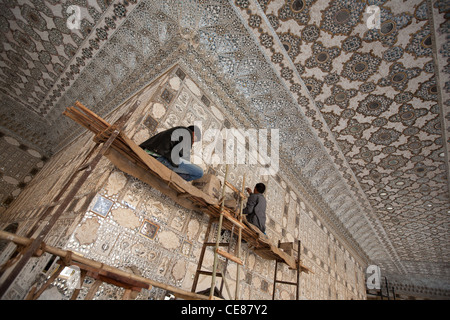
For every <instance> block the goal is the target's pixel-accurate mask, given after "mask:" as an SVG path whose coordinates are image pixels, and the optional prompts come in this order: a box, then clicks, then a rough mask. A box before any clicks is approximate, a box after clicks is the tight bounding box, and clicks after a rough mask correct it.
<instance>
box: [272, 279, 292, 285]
mask: <svg viewBox="0 0 450 320" xmlns="http://www.w3.org/2000/svg"><path fill="white" fill-rule="evenodd" d="M274 283H284V284H291V285H293V286H296V285H297V283H296V282H289V281H281V280H275V281H274Z"/></svg>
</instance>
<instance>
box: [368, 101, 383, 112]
mask: <svg viewBox="0 0 450 320" xmlns="http://www.w3.org/2000/svg"><path fill="white" fill-rule="evenodd" d="M380 107H381V103H380V102H378V101H372V102H370V103H369V104H368V105H367V108H368V109H369V110H377V109H379V108H380Z"/></svg>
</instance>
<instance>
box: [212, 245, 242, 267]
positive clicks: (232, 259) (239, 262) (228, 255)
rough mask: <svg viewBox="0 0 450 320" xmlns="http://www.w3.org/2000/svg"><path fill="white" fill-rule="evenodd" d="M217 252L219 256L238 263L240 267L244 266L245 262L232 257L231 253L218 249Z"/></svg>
mask: <svg viewBox="0 0 450 320" xmlns="http://www.w3.org/2000/svg"><path fill="white" fill-rule="evenodd" d="M216 252H217V253H218V254H220V255H221V256H223V257H225V258H227V259H228V260H231V261H234V262H236V263H238V264H240V265H244V262H242V260H241V259H239V258H238V257H236V256H234V255H232V254H231V253H228V252H226V251H223V250H220V249H217V250H216Z"/></svg>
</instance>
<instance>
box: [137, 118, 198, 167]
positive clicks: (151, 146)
mask: <svg viewBox="0 0 450 320" xmlns="http://www.w3.org/2000/svg"><path fill="white" fill-rule="evenodd" d="M177 129H185V130H187V131H188V132H189V134H190V137H191V141H190V142H189V144H188V145H189V150H184V151H185V152H184V153H185V154H182V152H181V151H180V154H179V156H180V157H182V158H184V159H187V160H188V159H189V158H190V153H191V149H190V147H191V146H192V136H193V134H194V133H193V132H192V131H191V130H189V129H188V128H186V127H181V126H180V127H174V128H171V129H168V130H165V131H162V132H160V133H158V134H156V135H154V136H153V137H151V138H149V139H148V140H146V141H144V142H142V143H141V144H140V145H139V147H141V148H142V149H147V150H149V151H152V152H155V153H157V154H159V155H161V156H163V157H164V158H166V159H167V160H168V161H169V162H170V164H171V165H172V166H174V167H178V165H177V164H175V163H174V159H172V149H173V148H174V147H175V146H176V145H177V144H179V143H180V142H181V141H182V140H183V138H182V137H180V138H179V139H178V140H176V141H172V133H173V132H174V131H175V130H177Z"/></svg>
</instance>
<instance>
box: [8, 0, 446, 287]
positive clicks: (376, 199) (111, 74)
mask: <svg viewBox="0 0 450 320" xmlns="http://www.w3.org/2000/svg"><path fill="white" fill-rule="evenodd" d="M72 4H74V5H77V6H79V7H80V8H81V13H82V17H83V20H82V23H81V28H80V29H79V30H70V29H68V28H67V25H66V21H67V18H68V16H69V14H68V13H67V11H66V10H67V8H68V7H69V5H72ZM369 5H375V6H378V8H379V9H380V20H381V25H380V29H369V28H368V21H369V19H371V17H372V15H373V13H366V8H367V6H369ZM448 12H449V8H448V4H447V5H446V4H445V1H427V0H423V1H421V0H407V1H400V0H395V1H381V0H380V1H358V0H341V1H324V0H316V1H314V0H287V1H269V0H267V1H263V0H261V1H259V2H258V1H256V0H237V1H201V0H199V1H164V2H162V1H157V0H144V1H100V0H98V1H86V0H78V1H63V2H60V1H50V0H48V1H37V0H35V1H6V0H5V1H2V3H1V4H0V29H1V32H0V45H1V50H0V51H1V53H0V55H1V59H0V75H1V77H0V94H1V97H2V104H1V105H0V113H1V120H0V126H1V129H2V130H3V131H6V132H8V133H11V134H14V136H15V137H18V138H21V139H22V140H23V141H25V143H28V144H32V145H33V146H35V147H37V148H38V149H39V150H40V151H43V152H44V153H46V154H51V153H53V152H55V151H56V150H58V149H59V148H60V147H62V146H64V145H65V144H67V143H68V142H70V141H71V139H73V138H74V137H75V136H76V135H77V134H79V132H80V130H79V128H77V127H76V126H74V125H73V124H72V123H71V122H69V121H68V120H66V119H65V118H64V117H62V116H61V113H62V110H64V108H65V107H66V106H68V105H70V104H72V103H73V101H75V100H80V101H82V102H83V103H84V104H86V105H89V106H90V107H91V108H93V109H95V111H96V112H98V113H99V114H106V113H107V112H109V111H110V110H112V109H113V108H114V106H117V105H118V104H119V103H120V102H121V101H123V100H124V99H125V98H126V97H128V96H130V95H131V94H132V93H133V92H135V91H136V90H138V89H139V88H141V87H142V86H143V85H145V84H146V83H148V82H149V81H151V80H152V79H154V78H155V77H156V76H157V75H158V74H160V73H161V72H163V71H164V70H166V69H167V68H168V67H170V66H171V65H173V64H174V63H179V64H181V65H182V66H184V68H185V69H186V70H187V71H188V72H190V73H191V74H192V75H194V76H196V77H198V79H199V81H200V84H201V85H202V86H204V88H208V89H209V90H211V98H212V99H213V100H216V101H217V102H218V104H220V105H225V106H227V108H228V109H229V110H228V111H229V112H230V113H232V114H234V116H235V119H236V124H237V125H242V126H246V127H250V126H252V127H260V128H265V127H268V128H278V129H280V140H281V141H280V142H281V146H282V147H281V151H280V152H281V153H282V156H283V159H289V160H286V161H284V162H283V167H282V169H283V173H284V174H286V175H287V176H290V177H292V181H293V183H294V184H296V186H297V187H298V188H299V189H300V190H301V191H304V192H305V194H308V195H309V197H310V199H309V200H310V201H311V202H314V203H315V204H316V205H318V206H319V207H320V208H321V209H322V211H323V212H324V214H323V217H322V219H323V220H324V221H325V222H327V223H328V224H330V225H332V226H333V227H334V228H337V229H339V231H340V232H341V234H342V235H344V236H345V238H346V240H345V241H347V243H349V244H350V245H351V246H352V247H353V248H354V250H355V252H356V253H357V254H358V255H360V256H361V257H363V259H367V261H370V262H371V263H375V264H378V265H379V266H380V267H381V268H382V270H383V271H382V272H385V273H386V274H388V275H389V278H390V279H393V280H394V281H396V282H397V283H402V284H404V285H405V286H409V285H411V286H415V288H418V287H427V288H431V290H432V292H434V293H436V292H438V293H439V292H442V290H444V291H449V290H450V280H449V279H450V271H449V236H448V230H449V213H450V201H449V187H448V177H449V171H448V152H447V151H448V150H449V148H448V141H447V140H448V137H447V134H448V133H447V130H448V128H449V125H448V121H449V120H450V112H449V111H450V110H449V108H450V103H449V101H450V100H449V83H450V82H449V74H450V69H449V65H448V62H447V61H448V58H449V55H450V54H449V49H448V41H446V37H448V33H449V24H448ZM446 18H447V19H446ZM433 290H434V291H433Z"/></svg>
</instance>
